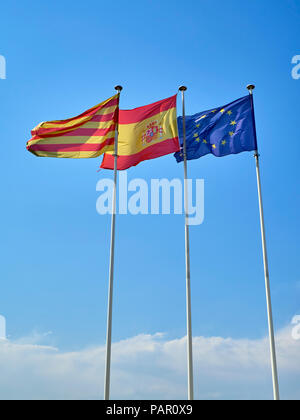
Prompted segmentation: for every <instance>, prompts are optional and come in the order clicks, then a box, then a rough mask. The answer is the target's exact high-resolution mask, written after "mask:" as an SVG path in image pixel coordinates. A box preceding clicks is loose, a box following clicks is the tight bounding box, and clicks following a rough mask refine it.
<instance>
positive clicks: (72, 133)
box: [26, 94, 119, 158]
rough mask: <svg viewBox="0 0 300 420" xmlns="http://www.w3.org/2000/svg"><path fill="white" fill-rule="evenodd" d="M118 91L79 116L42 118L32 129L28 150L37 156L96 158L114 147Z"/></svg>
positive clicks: (117, 113)
mask: <svg viewBox="0 0 300 420" xmlns="http://www.w3.org/2000/svg"><path fill="white" fill-rule="evenodd" d="M118 115H119V94H117V95H114V96H112V97H111V98H109V99H107V100H106V101H104V102H102V103H101V104H98V105H96V106H94V107H93V108H90V109H88V110H87V111H85V112H83V113H82V114H80V115H78V116H77V117H73V118H69V119H66V120H57V121H48V122H42V123H40V124H39V125H38V126H37V127H35V128H34V129H33V130H32V131H31V134H32V138H31V139H30V140H29V141H28V142H27V146H26V147H27V150H29V151H30V152H31V153H33V154H35V155H36V156H45V157H57V158H94V157H97V156H100V155H101V154H102V153H104V152H107V151H113V149H114V138H115V128H116V124H117V122H118Z"/></svg>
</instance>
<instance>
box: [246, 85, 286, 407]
mask: <svg viewBox="0 0 300 420" xmlns="http://www.w3.org/2000/svg"><path fill="white" fill-rule="evenodd" d="M247 89H248V91H249V94H250V97H251V107H252V116H253V123H254V133H255V141H256V150H255V153H254V157H255V165H256V177H257V191H258V202H259V215H260V228H261V240H262V250H263V262H264V272H265V288H266V300H267V313H268V326H269V341H270V354H271V366H272V380H273V395H274V400H279V386H278V373H277V363H276V351H275V338H274V327H273V316H272V305H271V292H270V280H269V267H268V256H267V245H266V232H265V222H264V212H263V202H262V192H261V181H260V167H259V153H258V147H257V139H256V127H255V116H254V105H253V90H254V89H255V86H254V85H248V86H247Z"/></svg>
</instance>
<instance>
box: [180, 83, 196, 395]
mask: <svg viewBox="0 0 300 420" xmlns="http://www.w3.org/2000/svg"><path fill="white" fill-rule="evenodd" d="M179 90H180V91H181V97H182V127H183V162H184V213H185V267H186V320H187V363H188V399H189V400H193V399H194V380H193V339H192V310H191V276H190V235H189V224H188V184H187V159H186V134H185V104H184V92H185V91H186V90H187V87H186V86H180V87H179Z"/></svg>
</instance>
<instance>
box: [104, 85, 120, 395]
mask: <svg viewBox="0 0 300 420" xmlns="http://www.w3.org/2000/svg"><path fill="white" fill-rule="evenodd" d="M122 89H123V88H122V86H119V85H118V86H115V90H116V91H117V92H118V94H119V97H120V92H121V90H122ZM117 173H118V127H117V128H116V130H115V143H114V188H113V201H112V215H111V239H110V263H109V286H108V309H107V334H106V362H105V379H104V400H109V391H110V364H111V330H112V304H113V280H114V258H115V227H116V200H117Z"/></svg>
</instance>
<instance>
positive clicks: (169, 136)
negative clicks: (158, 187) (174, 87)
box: [101, 95, 180, 170]
mask: <svg viewBox="0 0 300 420" xmlns="http://www.w3.org/2000/svg"><path fill="white" fill-rule="evenodd" d="M176 98H177V95H174V96H171V97H170V98H167V99H163V100H162V101H158V102H155V103H153V104H150V105H145V106H142V107H140V108H135V109H131V110H126V111H123V110H120V111H119V128H118V131H119V135H118V158H117V162H118V165H117V169H119V170H123V169H128V168H130V167H131V166H135V165H137V164H138V163H140V162H142V161H143V160H148V159H154V158H157V157H160V156H164V155H167V154H169V153H174V152H178V151H179V150H180V146H179V140H178V128H177V120H176ZM113 153H114V152H113V151H109V152H106V153H105V154H104V157H103V161H102V164H101V168H104V169H114V156H113Z"/></svg>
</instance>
